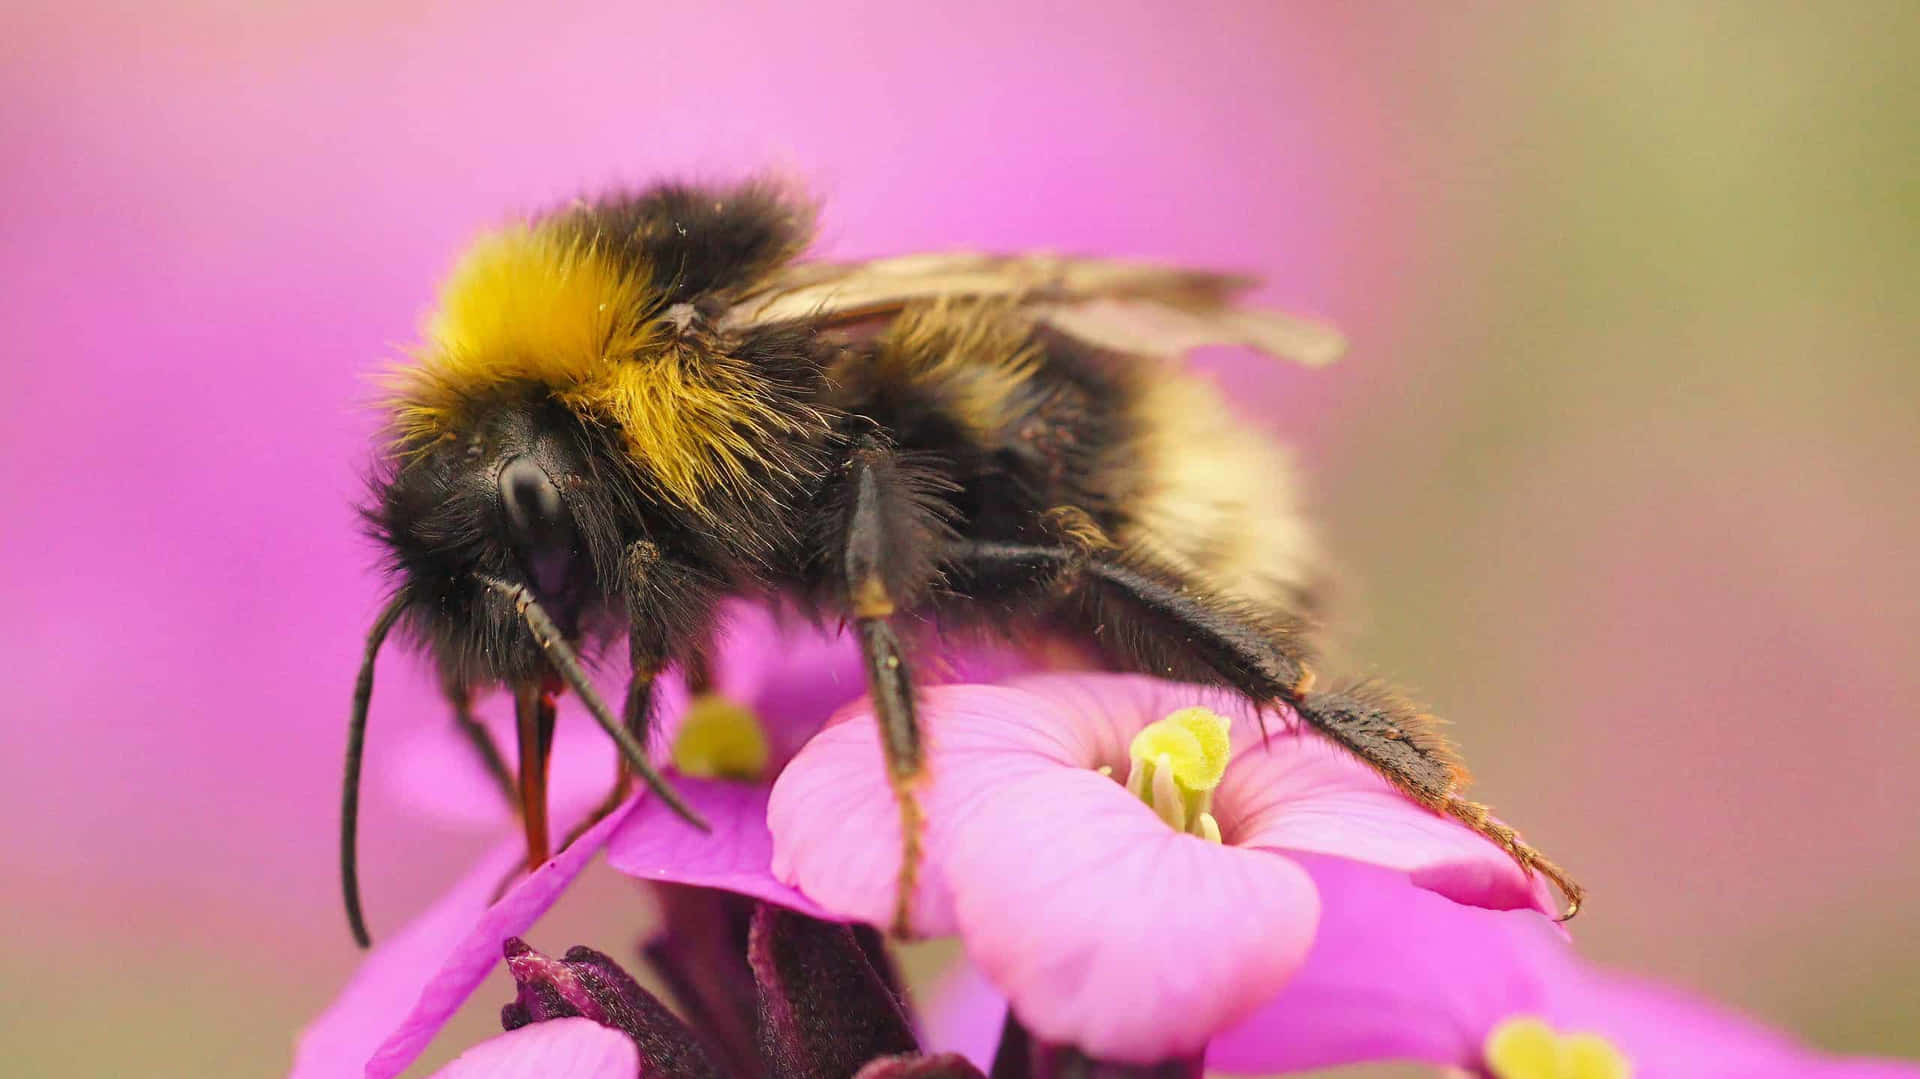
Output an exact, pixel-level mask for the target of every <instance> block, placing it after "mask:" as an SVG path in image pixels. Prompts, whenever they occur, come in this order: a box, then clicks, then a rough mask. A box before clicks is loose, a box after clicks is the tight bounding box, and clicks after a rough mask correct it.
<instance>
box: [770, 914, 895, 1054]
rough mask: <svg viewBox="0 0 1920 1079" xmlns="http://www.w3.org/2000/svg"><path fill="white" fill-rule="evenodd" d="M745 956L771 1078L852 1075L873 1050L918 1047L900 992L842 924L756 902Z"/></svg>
mask: <svg viewBox="0 0 1920 1079" xmlns="http://www.w3.org/2000/svg"><path fill="white" fill-rule="evenodd" d="M747 959H748V962H749V963H750V964H751V965H752V967H753V977H754V981H755V982H756V983H758V985H759V987H760V1022H759V1027H760V1051H761V1053H762V1054H763V1055H764V1056H765V1057H766V1059H767V1064H768V1067H769V1070H770V1072H771V1074H772V1075H773V1077H774V1079H853V1077H854V1076H855V1075H857V1074H859V1072H860V1070H861V1068H862V1067H863V1066H865V1065H866V1064H867V1063H868V1062H869V1061H872V1060H873V1059H874V1058H876V1057H892V1056H902V1055H906V1054H911V1053H914V1052H916V1051H917V1050H918V1048H919V1043H918V1042H916V1041H915V1040H914V1037H913V1028H912V1025H911V1024H910V1023H909V1022H908V1021H907V1015H906V1010H905V1008H904V1007H903V1006H902V1005H901V1002H900V999H899V998H898V997H896V996H895V995H894V994H893V991H892V990H891V989H889V988H888V987H887V983H886V981H885V979H884V978H882V977H881V975H880V974H879V972H877V971H875V970H874V968H873V964H872V963H871V962H869V961H868V959H867V955H866V952H865V951H864V950H863V949H862V948H861V947H860V943H859V941H858V940H857V939H856V938H855V937H854V934H853V931H852V930H851V929H848V928H847V927H846V926H844V925H838V924H836V923H833V922H823V921H819V920H817V919H814V918H809V917H807V916H805V915H803V914H795V913H794V912H792V911H790V910H785V909H783V908H780V907H773V906H768V905H765V904H762V905H761V906H760V908H759V909H758V910H756V911H754V915H753V929H752V932H751V933H750V934H749V941H748V950H747Z"/></svg>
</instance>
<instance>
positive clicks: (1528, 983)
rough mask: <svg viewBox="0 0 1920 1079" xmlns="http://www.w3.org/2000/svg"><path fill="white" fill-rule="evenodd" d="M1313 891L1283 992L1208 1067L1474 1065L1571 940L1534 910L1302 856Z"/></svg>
mask: <svg viewBox="0 0 1920 1079" xmlns="http://www.w3.org/2000/svg"><path fill="white" fill-rule="evenodd" d="M1301 862H1302V863H1304V864H1305V865H1306V866H1307V867H1308V869H1309V871H1310V872H1311V873H1312V875H1313V880H1314V883H1315V884H1316V885H1318V887H1319V891H1320V900H1321V916H1320V932H1319V935H1318V936H1317V937H1316V938H1315V940H1314V942H1313V950H1312V951H1311V952H1309V953H1308V955H1307V958H1306V962H1305V964H1304V965H1303V966H1302V967H1301V968H1300V970H1299V973H1298V974H1297V975H1295V977H1294V979H1293V980H1292V981H1291V982H1290V983H1288V984H1287V985H1286V986H1285V988H1283V989H1282V990H1281V991H1280V992H1279V993H1278V995H1275V996H1273V997H1271V998H1269V999H1266V1000H1264V1001H1262V1002H1261V1003H1260V1006H1259V1009H1258V1010H1257V1011H1255V1012H1254V1013H1253V1014H1251V1015H1249V1016H1247V1017H1246V1018H1245V1019H1244V1020H1243V1021H1242V1022H1240V1023H1239V1024H1238V1025H1237V1026H1235V1027H1233V1028H1232V1029H1231V1030H1228V1031H1226V1032H1225V1033H1223V1034H1222V1035H1221V1036H1220V1037H1218V1038H1216V1039H1215V1040H1214V1042H1213V1044H1212V1046H1211V1047H1210V1048H1209V1049H1208V1051H1207V1066H1208V1067H1209V1068H1212V1069H1218V1070H1220V1071H1228V1072H1237V1073H1241V1074H1250V1075H1266V1074H1272V1073H1276V1072H1291V1071H1304V1070H1308V1069H1312V1068H1328V1067H1334V1066H1336V1065H1341V1064H1350V1063H1356V1062H1360V1061H1382V1060H1420V1061H1427V1062H1429V1063H1433V1064H1439V1065H1443V1066H1452V1067H1459V1068H1471V1067H1473V1066H1475V1065H1477V1064H1478V1062H1479V1059H1480V1048H1481V1043H1482V1041H1483V1039H1484V1038H1485V1036H1486V1032H1487V1031H1489V1030H1491V1029H1492V1028H1493V1026H1494V1024H1496V1023H1498V1022H1499V1021H1500V1020H1502V1019H1505V1018H1508V1017H1510V1016H1514V1015H1526V1014H1537V1013H1538V1011H1539V1009H1540V1008H1541V1007H1542V1006H1543V1005H1544V1002H1545V998H1546V993H1547V986H1548V985H1549V983H1550V982H1551V981H1552V979H1554V978H1556V977H1563V976H1564V971H1565V969H1566V966H1567V963H1568V962H1569V960H1568V958H1567V957H1568V955H1569V953H1568V949H1567V946H1566V941H1565V940H1564V938H1563V937H1562V935H1561V934H1560V933H1559V932H1558V930H1557V929H1556V927H1555V926H1554V925H1553V923H1552V922H1551V921H1550V920H1549V919H1547V918H1546V917H1545V916H1543V915H1540V914H1536V913H1534V912H1532V911H1500V910H1485V909H1482V908H1479V907H1472V906H1465V905H1462V904H1459V903H1456V902H1454V901H1453V900H1451V899H1447V898H1445V897H1444V896H1440V895H1436V894H1434V893H1433V892H1430V891H1427V890H1426V889H1423V888H1421V887H1419V886H1417V885H1415V884H1413V883H1412V882H1410V881H1409V880H1408V879H1407V878H1406V876H1405V875H1404V874H1402V873H1398V872H1396V871H1393V870H1390V869H1384V868H1381V867H1378V866H1372V865H1365V864H1362V863H1359V862H1349V861H1345V860H1343V859H1338V858H1326V857H1316V856H1311V855H1309V856H1306V857H1303V858H1302V859H1301Z"/></svg>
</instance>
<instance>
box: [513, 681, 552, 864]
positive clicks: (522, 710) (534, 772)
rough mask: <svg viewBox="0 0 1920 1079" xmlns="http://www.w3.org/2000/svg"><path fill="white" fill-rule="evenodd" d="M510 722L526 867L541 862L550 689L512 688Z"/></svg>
mask: <svg viewBox="0 0 1920 1079" xmlns="http://www.w3.org/2000/svg"><path fill="white" fill-rule="evenodd" d="M513 718H514V726H515V727H516V728H517V730H518V732H519V736H520V810H521V813H520V819H521V822H522V824H523V825H524V827H525V830H526V833H527V871H528V872H532V871H534V870H536V869H538V868H540V866H541V865H543V864H545V862H546V860H547V858H548V857H549V854H550V850H549V847H548V839H547V758H548V755H549V754H551V753H552V751H553V720H554V703H553V691H552V690H551V689H549V688H547V687H545V686H542V685H540V684H538V683H529V684H527V685H523V686H516V687H515V688H514V691H513Z"/></svg>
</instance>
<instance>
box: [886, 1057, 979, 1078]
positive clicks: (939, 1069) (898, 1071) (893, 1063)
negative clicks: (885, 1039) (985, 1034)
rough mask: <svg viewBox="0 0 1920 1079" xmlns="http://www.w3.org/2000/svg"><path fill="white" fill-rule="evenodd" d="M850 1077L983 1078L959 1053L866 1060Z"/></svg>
mask: <svg viewBox="0 0 1920 1079" xmlns="http://www.w3.org/2000/svg"><path fill="white" fill-rule="evenodd" d="M854 1079H986V1077H985V1076H983V1075H981V1074H980V1069H979V1068H976V1067H974V1066H973V1062H972V1061H970V1060H968V1059H967V1058H966V1057H963V1056H961V1055H960V1054H959V1053H935V1054H934V1055H932V1056H928V1057H917V1056H904V1057H881V1058H880V1059H878V1060H869V1061H868V1062H867V1065H866V1067H864V1068H861V1069H860V1071H859V1073H858V1074H857V1075H855V1076H854Z"/></svg>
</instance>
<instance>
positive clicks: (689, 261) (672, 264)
mask: <svg viewBox="0 0 1920 1079" xmlns="http://www.w3.org/2000/svg"><path fill="white" fill-rule="evenodd" d="M561 220H562V221H564V222H565V223H566V225H567V226H568V227H570V228H573V229H576V230H578V231H579V233H580V234H582V235H583V236H586V237H589V238H596V239H599V240H602V241H603V242H606V243H607V244H609V249H610V250H611V251H612V252H613V254H614V255H615V256H616V257H620V258H625V259H628V260H630V261H631V262H632V264H634V265H638V266H643V267H646V268H647V269H648V271H649V272H650V273H651V274H652V275H653V276H654V284H655V286H656V287H658V288H660V289H662V290H663V300H662V302H663V303H664V304H668V305H671V304H677V303H686V302H690V301H692V300H694V299H696V298H698V297H701V296H703V295H706V294H709V293H715V292H721V291H725V290H728V289H733V288H739V287H741V286H744V285H746V284H748V283H750V282H752V281H753V280H754V279H756V278H758V277H759V276H760V275H762V274H764V273H766V272H767V271H768V270H771V269H773V268H775V267H777V266H779V265H781V264H782V263H784V262H786V261H787V260H789V259H791V258H793V257H794V256H795V255H798V254H799V253H800V252H801V251H802V250H804V249H805V248H806V246H807V244H808V242H809V241H811V240H812V238H813V213H812V211H811V209H810V208H808V207H806V206H805V205H803V204H801V203H799V202H797V201H795V200H794V199H792V198H791V197H789V196H788V195H786V194H785V193H784V192H782V191H781V190H780V188H778V187H777V186H775V185H773V184H770V183H766V182H758V181H756V182H751V183H745V184H741V185H738V186H736V187H731V188H706V187H699V186H695V185H690V184H677V183H668V184H659V185H656V186H654V187H649V188H646V189H643V190H640V191H634V192H616V193H614V194H611V195H607V196H603V197H601V198H597V199H594V200H592V201H591V202H588V203H586V204H585V205H582V206H579V207H577V208H575V209H572V210H569V211H567V212H566V213H565V214H564V215H563V217H562V219H561Z"/></svg>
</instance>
